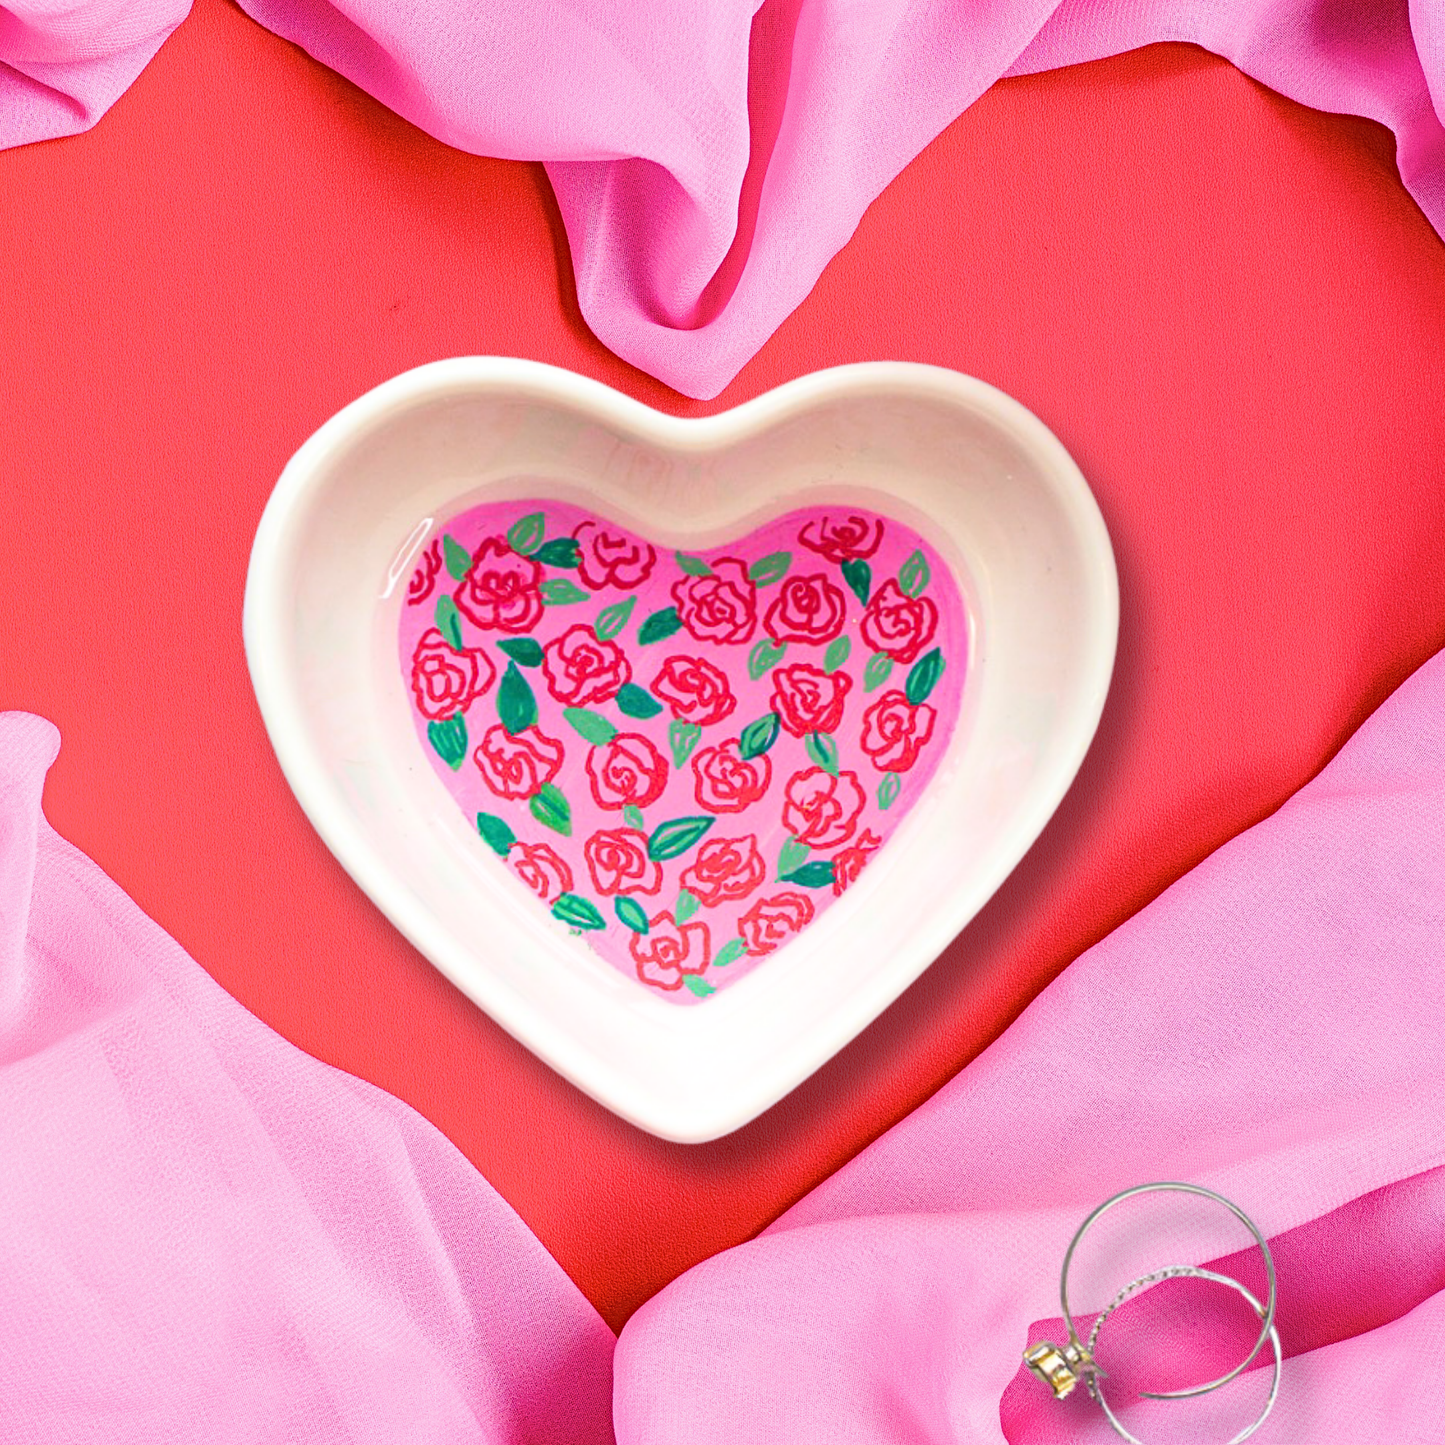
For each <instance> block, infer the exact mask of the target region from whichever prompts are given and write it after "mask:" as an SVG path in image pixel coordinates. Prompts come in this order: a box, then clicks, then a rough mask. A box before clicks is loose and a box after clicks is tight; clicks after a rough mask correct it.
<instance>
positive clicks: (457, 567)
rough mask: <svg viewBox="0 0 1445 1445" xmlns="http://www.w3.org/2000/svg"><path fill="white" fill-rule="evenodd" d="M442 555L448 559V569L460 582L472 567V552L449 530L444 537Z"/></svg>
mask: <svg viewBox="0 0 1445 1445" xmlns="http://www.w3.org/2000/svg"><path fill="white" fill-rule="evenodd" d="M442 556H444V557H445V558H446V560H447V571H448V572H450V573H451V574H452V576H453V577H455V578H456V579H457V581H458V582H460V581H461V580H462V578H463V577H465V576H466V575H467V572H468V571H469V570H470V568H471V565H472V554H471V553H470V552H468V551H467V549H466V548H465V547H463V546H462V544H461V543H460V542H458V541H457V539H456V538H455V537H453V536H452V535H451V533H450V532H448V533H447V535H446V536H445V537H443V538H442Z"/></svg>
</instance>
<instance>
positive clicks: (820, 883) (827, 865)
mask: <svg viewBox="0 0 1445 1445" xmlns="http://www.w3.org/2000/svg"><path fill="white" fill-rule="evenodd" d="M783 882H784V883H796V884H797V885H798V886H799V887H800V888H831V887H832V886H833V860H832V859H831V858H820V859H818V860H817V862H815V863H804V864H803V866H802V867H801V868H795V869H793V871H792V872H791V873H784V874H783Z"/></svg>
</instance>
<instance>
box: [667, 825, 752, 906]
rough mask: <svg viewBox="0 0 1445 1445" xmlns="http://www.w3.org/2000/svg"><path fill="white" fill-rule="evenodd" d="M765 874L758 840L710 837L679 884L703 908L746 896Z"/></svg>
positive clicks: (750, 836) (686, 869) (684, 872)
mask: <svg viewBox="0 0 1445 1445" xmlns="http://www.w3.org/2000/svg"><path fill="white" fill-rule="evenodd" d="M767 876H768V869H767V864H765V863H764V862H763V855H762V854H761V853H759V852H758V840H757V839H756V838H755V837H753V836H752V835H751V834H749V836H748V837H746V838H709V839H708V840H707V842H705V843H704V844H703V845H702V847H700V848H699V849H698V850H697V855H696V856H695V857H694V859H693V861H692V863H691V864H690V865H689V866H688V867H687V868H685V869H684V870H683V874H682V878H681V880H680V881H681V883H682V886H683V887H684V888H686V889H687V891H688V892H689V893H691V894H692V895H693V896H694V897H695V898H697V899H698V901H699V902H700V903H702V905H703V906H704V907H705V908H716V907H717V906H718V904H719V903H727V902H736V901H737V900H738V899H739V898H746V897H747V896H748V894H749V893H751V892H752V891H753V890H754V889H755V888H756V887H758V885H759V884H760V883H762V882H763V880H764V879H765V878H766V877H767Z"/></svg>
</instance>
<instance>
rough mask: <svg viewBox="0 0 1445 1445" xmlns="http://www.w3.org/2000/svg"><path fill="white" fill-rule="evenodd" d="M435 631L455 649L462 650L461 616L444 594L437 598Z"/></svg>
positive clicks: (453, 603) (455, 605) (454, 604)
mask: <svg viewBox="0 0 1445 1445" xmlns="http://www.w3.org/2000/svg"><path fill="white" fill-rule="evenodd" d="M437 631H438V632H440V633H441V635H442V636H443V637H445V638H446V640H447V641H448V642H450V643H451V645H452V646H453V647H455V648H456V650H457V651H458V652H460V651H461V650H462V614H461V613H460V612H458V611H457V604H456V603H455V602H453V601H452V599H451V598H450V597H448V596H447V595H446V593H445V592H443V593H442V595H441V596H440V597H438V598H437Z"/></svg>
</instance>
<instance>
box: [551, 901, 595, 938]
mask: <svg viewBox="0 0 1445 1445" xmlns="http://www.w3.org/2000/svg"><path fill="white" fill-rule="evenodd" d="M552 916H553V917H554V918H560V919H561V920H562V922H563V923H569V924H571V926H572V927H573V928H587V929H593V930H596V929H598V928H606V927H607V920H606V919H605V918H604V917H603V916H602V915H601V914H600V913H599V912H598V911H597V905H596V904H595V903H593V902H591V901H590V900H589V899H586V898H583V897H581V896H580V895H578V894H576V893H564V894H563V895H562V896H561V897H560V898H559V899H558V900H557V901H556V902H555V903H554V904H553V905H552Z"/></svg>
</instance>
